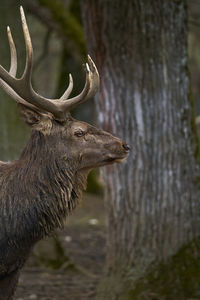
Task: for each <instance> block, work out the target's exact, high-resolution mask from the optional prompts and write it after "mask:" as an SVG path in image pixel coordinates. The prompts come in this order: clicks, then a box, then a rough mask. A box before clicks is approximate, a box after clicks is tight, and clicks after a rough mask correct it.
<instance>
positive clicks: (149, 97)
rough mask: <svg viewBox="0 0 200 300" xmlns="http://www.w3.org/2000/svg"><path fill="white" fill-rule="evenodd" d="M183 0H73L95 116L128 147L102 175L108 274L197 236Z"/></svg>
mask: <svg viewBox="0 0 200 300" xmlns="http://www.w3.org/2000/svg"><path fill="white" fill-rule="evenodd" d="M185 4H186V1H184V0H183V1H175V0H174V1H171V0H168V1H161V0H160V1H145V0H133V1H119V0H116V1H107V0H105V1H103V0H96V1H90V0H85V1H81V6H82V13H83V21H84V27H85V33H86V39H87V46H88V50H89V51H88V52H89V53H90V54H91V56H92V57H93V59H94V61H95V62H96V63H97V66H98V68H99V71H100V77H101V90H100V93H99V99H98V101H97V102H96V104H97V115H98V120H99V122H100V124H101V125H102V127H103V128H104V129H105V130H109V131H111V132H113V133H115V134H118V135H119V136H120V137H122V138H123V139H124V140H125V141H126V142H128V143H129V144H130V145H131V147H132V153H131V154H130V156H129V159H128V161H127V162H126V163H124V164H123V165H119V166H112V167H109V168H108V167H107V168H106V169H105V172H104V179H105V186H106V211H107V214H108V239H107V241H108V242H107V270H108V273H109V274H111V275H113V276H114V277H116V276H117V275H116V274H118V272H117V271H119V273H120V274H122V273H123V271H124V272H125V273H128V274H129V275H133V276H135V277H138V276H140V275H141V274H143V272H144V271H145V269H146V268H147V267H148V266H149V265H151V264H155V263H156V262H157V263H158V262H161V261H166V260H167V259H168V258H169V257H170V256H171V255H173V254H174V253H176V252H177V251H178V250H179V249H180V248H181V247H182V246H183V245H184V244H187V243H188V242H189V241H191V240H193V239H194V238H195V237H197V236H198V235H199V233H200V232H199V189H198V187H197V184H196V183H197V182H196V180H197V171H198V167H197V164H196V159H195V155H194V154H195V150H196V144H195V143H196V142H195V138H194V132H193V128H192V126H191V124H192V122H193V120H192V115H193V112H192V106H191V103H190V101H189V97H188V95H189V79H188V70H187V15H186V5H185ZM113 293H114V292H112V294H113ZM116 294H117V293H116ZM104 296H105V298H103V299H107V298H106V295H104ZM108 297H110V298H109V299H111V296H110V295H109V296H108ZM113 299H118V298H117V296H116V298H113ZM119 299H122V298H119Z"/></svg>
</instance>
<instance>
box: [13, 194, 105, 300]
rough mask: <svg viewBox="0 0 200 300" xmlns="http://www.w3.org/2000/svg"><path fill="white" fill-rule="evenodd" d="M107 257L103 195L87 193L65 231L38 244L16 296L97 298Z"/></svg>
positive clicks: (21, 298) (23, 298) (37, 299)
mask: <svg viewBox="0 0 200 300" xmlns="http://www.w3.org/2000/svg"><path fill="white" fill-rule="evenodd" d="M104 259H105V220H104V203H103V197H100V196H91V195H89V194H85V195H84V197H83V201H82V203H80V204H79V206H78V207H77V208H76V210H75V211H74V213H73V215H71V216H69V217H68V220H67V224H66V226H65V228H64V230H62V231H60V232H59V233H58V235H57V236H56V237H52V238H50V239H47V240H45V241H42V242H40V243H39V244H38V245H37V246H36V248H35V250H34V253H33V255H32V256H31V257H30V259H29V261H28V262H27V264H26V266H25V268H24V269H23V271H22V273H21V276H20V280H19V284H18V288H17V291H16V294H15V297H14V299H15V300H31V299H32V300H64V299H65V300H68V299H70V300H89V299H94V298H95V293H96V288H97V284H98V280H99V278H100V276H101V273H102V271H103V265H104Z"/></svg>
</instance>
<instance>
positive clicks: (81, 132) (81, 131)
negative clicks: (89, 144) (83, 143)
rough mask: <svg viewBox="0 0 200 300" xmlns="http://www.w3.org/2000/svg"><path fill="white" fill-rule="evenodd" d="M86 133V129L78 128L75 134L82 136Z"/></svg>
mask: <svg viewBox="0 0 200 300" xmlns="http://www.w3.org/2000/svg"><path fill="white" fill-rule="evenodd" d="M85 133H86V132H85V131H83V130H81V129H79V130H76V131H75V132H74V135H75V136H78V137H81V136H84V135H85Z"/></svg>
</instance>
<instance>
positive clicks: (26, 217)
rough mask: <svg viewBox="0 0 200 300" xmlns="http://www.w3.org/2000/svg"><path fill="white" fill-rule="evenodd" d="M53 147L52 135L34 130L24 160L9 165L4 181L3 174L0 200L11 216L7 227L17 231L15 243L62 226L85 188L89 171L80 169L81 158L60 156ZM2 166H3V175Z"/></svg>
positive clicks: (32, 238) (39, 235)
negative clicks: (73, 158)
mask: <svg viewBox="0 0 200 300" xmlns="http://www.w3.org/2000/svg"><path fill="white" fill-rule="evenodd" d="M51 146H52V145H49V140H48V137H46V136H44V135H43V134H41V133H40V132H37V131H33V132H32V134H31V137H30V139H29V142H28V144H27V146H26V147H25V149H24V151H23V153H22V155H21V157H20V159H19V160H18V161H16V162H13V163H11V164H10V168H9V166H8V165H7V166H6V168H5V170H4V176H3V177H2V178H3V180H4V182H1V176H0V184H2V187H3V191H4V193H3V198H2V199H0V200H1V202H2V204H3V206H2V209H4V210H5V215H7V216H9V219H10V222H9V224H6V230H7V231H8V232H9V236H12V234H11V233H14V234H13V235H14V237H13V243H14V242H15V240H18V241H20V240H21V242H22V240H23V241H24V242H26V243H30V241H37V240H39V239H41V238H42V237H43V236H45V235H48V234H49V233H50V232H51V231H53V230H54V229H56V228H58V227H62V226H63V223H64V221H65V218H66V216H67V215H68V214H69V213H70V212H71V211H72V210H73V209H74V208H75V206H76V203H77V201H78V199H79V198H80V197H81V194H82V190H83V189H84V188H85V185H86V179H87V173H85V174H84V173H82V172H79V171H77V170H78V160H77V159H76V160H75V161H72V159H71V158H70V159H69V158H68V157H67V156H66V155H65V156H63V157H59V154H58V153H57V152H54V151H53V150H51V148H52V147H51ZM66 153H67V149H66ZM1 169H4V167H3V165H2V166H1V167H0V174H1ZM5 172H6V173H7V176H5ZM8 198H9V199H8ZM8 203H9V205H8ZM4 227H5V226H4ZM27 237H29V239H27ZM15 238H16V239H15Z"/></svg>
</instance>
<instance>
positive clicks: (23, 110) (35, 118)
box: [18, 104, 42, 126]
mask: <svg viewBox="0 0 200 300" xmlns="http://www.w3.org/2000/svg"><path fill="white" fill-rule="evenodd" d="M18 108H19V113H20V116H21V118H22V120H23V121H24V122H25V123H26V124H27V125H29V126H33V125H36V124H38V123H39V122H40V121H41V118H42V115H41V114H40V113H39V112H36V111H34V110H32V109H30V108H28V107H26V106H25V105H23V104H18Z"/></svg>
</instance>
